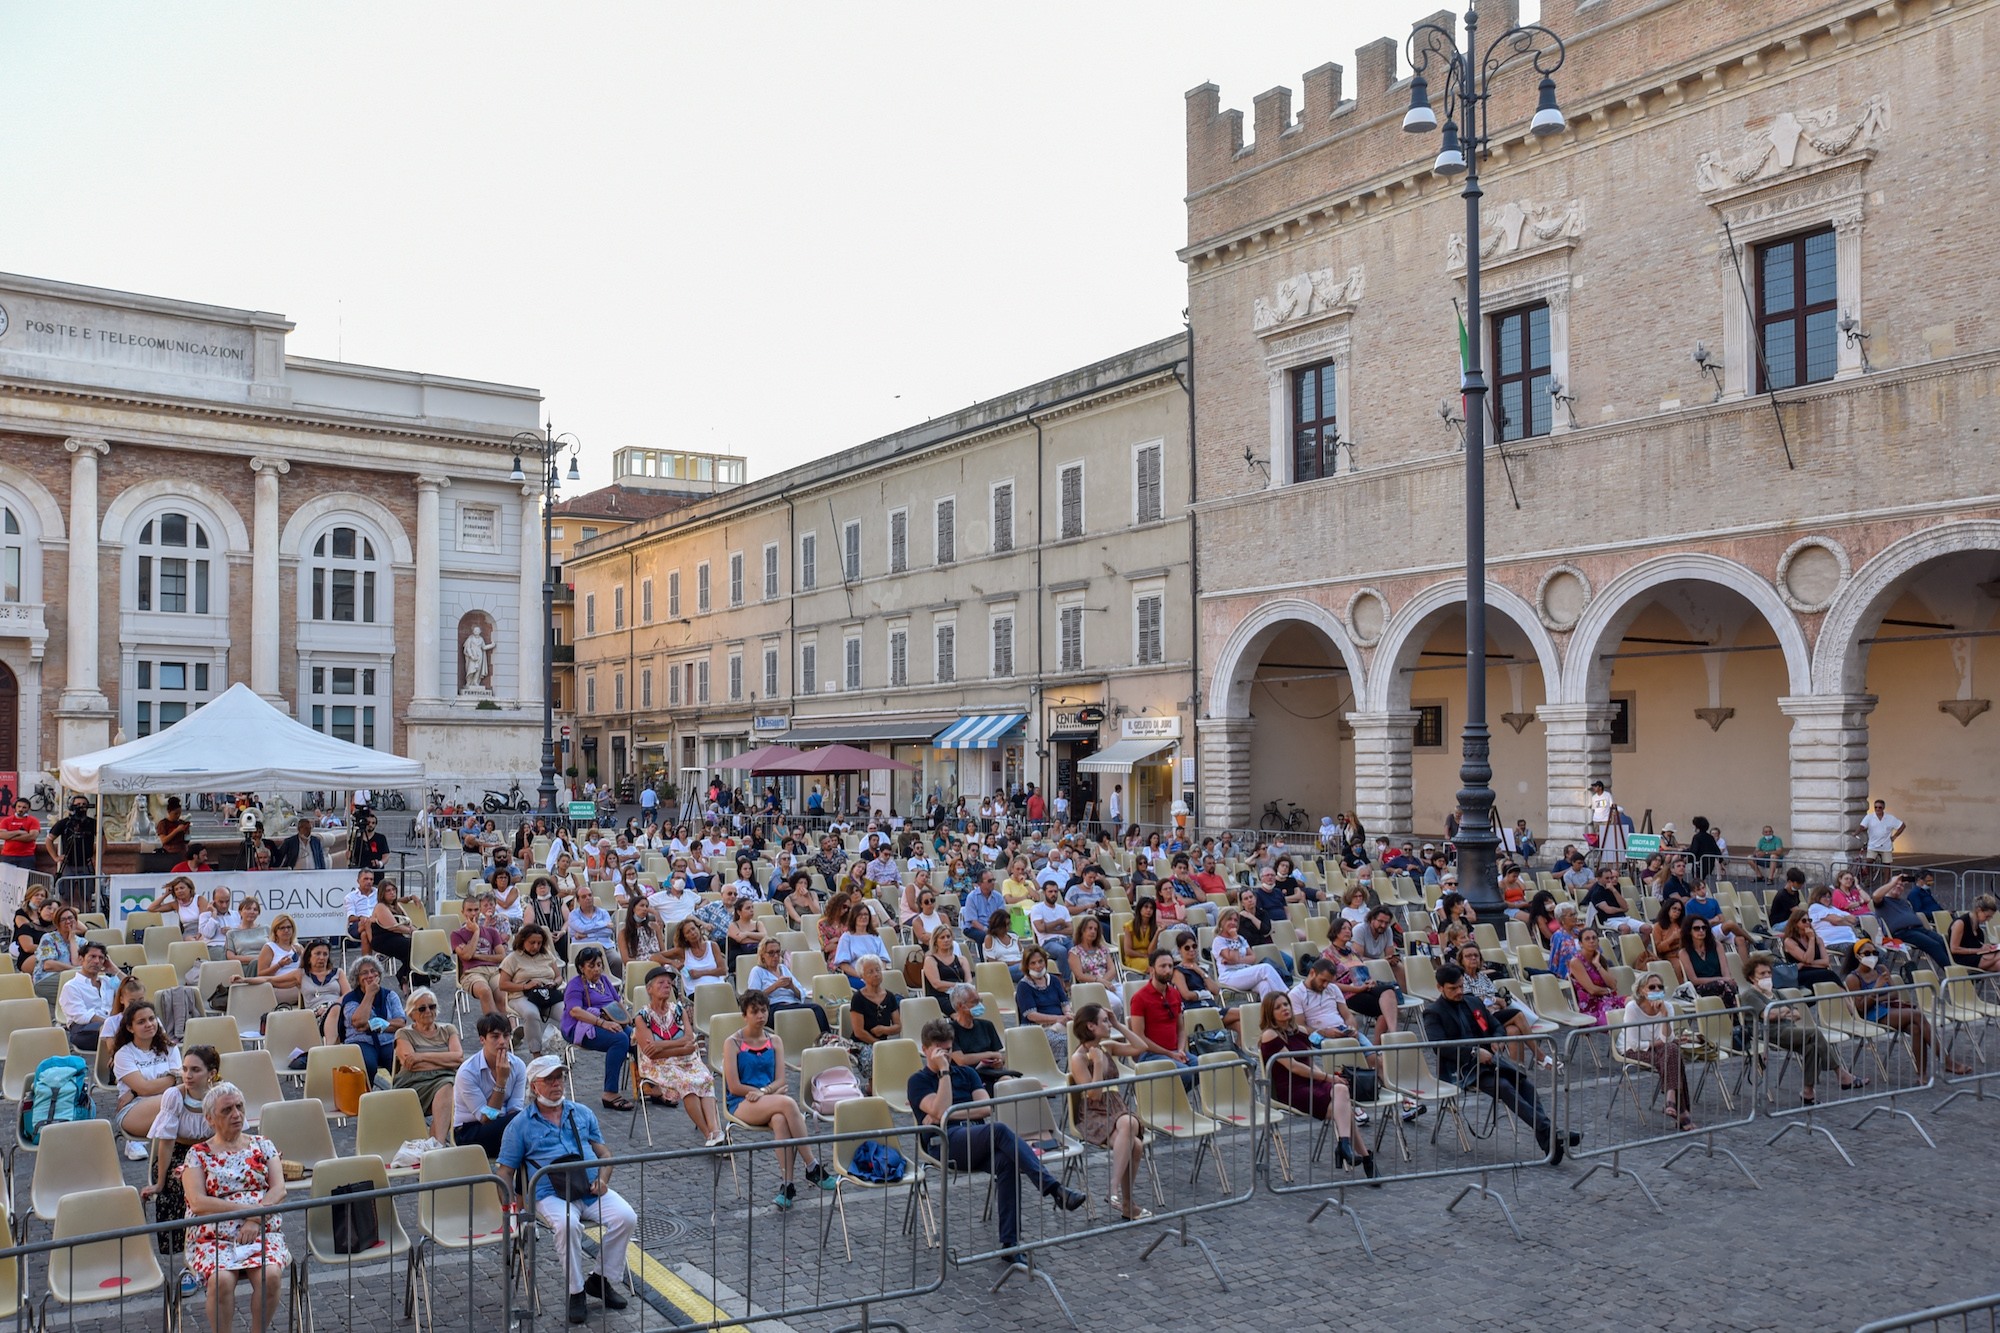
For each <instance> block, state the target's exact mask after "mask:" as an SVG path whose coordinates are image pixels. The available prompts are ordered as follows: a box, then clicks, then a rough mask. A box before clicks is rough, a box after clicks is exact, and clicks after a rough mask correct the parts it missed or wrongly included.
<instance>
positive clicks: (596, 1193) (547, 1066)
mask: <svg viewBox="0 0 2000 1333" xmlns="http://www.w3.org/2000/svg"><path fill="white" fill-rule="evenodd" d="M527 1080H528V1087H529V1088H530V1089H531V1090H532V1091H533V1093H534V1104H533V1105H532V1106H530V1107H529V1108H528V1109H527V1111H525V1112H524V1113H523V1114H521V1115H517V1116H515V1117H514V1119H513V1120H512V1121H511V1122H510V1123H509V1124H508V1126H507V1132H506V1134H505V1135H504V1136H502V1138H501V1140H500V1156H499V1159H498V1161H499V1164H500V1165H501V1166H503V1167H507V1168H509V1169H512V1170H518V1171H520V1172H522V1173H523V1174H524V1175H525V1176H528V1177H531V1178H533V1179H534V1188H535V1216H536V1217H539V1218H541V1219H542V1222H543V1223H544V1224H545V1225H546V1226H547V1227H548V1228H549V1229H550V1230H551V1231H553V1232H554V1233H555V1239H556V1244H557V1245H559V1246H561V1247H563V1273H564V1275H565V1276H566V1277H567V1278H568V1279H569V1322H570V1323H572V1324H582V1323H587V1322H588V1321H589V1319H590V1310H589V1307H588V1305H587V1303H586V1298H587V1297H590V1296H595V1297H597V1298H598V1299H599V1300H601V1301H603V1302H604V1306H605V1308H606V1309H608V1310H622V1309H624V1308H625V1307H626V1305H628V1304H629V1303H630V1302H628V1301H627V1300H626V1299H625V1296H624V1293H622V1292H621V1291H620V1290H619V1288H620V1287H622V1286H624V1285H625V1251H626V1248H627V1246H628V1245H630V1243H631V1240H632V1235H633V1233H634V1232H635V1231H637V1230H638V1227H639V1215H638V1214H637V1213H635V1212H633V1211H632V1205H630V1204H628V1203H626V1202H625V1200H624V1199H623V1198H621V1197H620V1196H619V1194H618V1192H617V1191H616V1190H613V1189H612V1188H611V1168H610V1167H608V1166H594V1167H584V1166H577V1167H572V1168H569V1169H568V1172H569V1174H571V1175H572V1176H573V1175H575V1174H578V1173H581V1174H583V1175H584V1176H586V1177H588V1179H589V1181H590V1184H589V1187H588V1192H587V1193H586V1194H585V1195H584V1197H582V1198H581V1199H578V1200H575V1201H574V1202H571V1201H567V1200H564V1199H563V1198H561V1197H560V1196H559V1195H558V1194H557V1193H556V1187H555V1181H554V1179H553V1177H551V1176H546V1175H545V1176H540V1177H536V1176H535V1172H537V1171H539V1170H541V1169H542V1168H544V1167H546V1166H549V1165H550V1164H552V1163H553V1162H555V1161H556V1160H557V1159H558V1158H561V1157H565V1156H573V1157H583V1158H588V1157H589V1156H590V1155H592V1154H595V1155H596V1156H598V1157H600V1158H602V1157H609V1156H610V1155H611V1150H610V1149H609V1148H607V1147H605V1146H604V1134H603V1131H602V1130H600V1129H599V1128H598V1126H597V1116H596V1115H595V1114H593V1113H592V1111H591V1109H590V1108H589V1107H587V1106H584V1105H582V1104H580V1103H578V1102H573V1101H569V1100H568V1099H566V1098H565V1097H564V1096H563V1068H562V1061H561V1059H559V1058H558V1057H556V1056H553V1055H544V1056H540V1057H538V1058H537V1059H536V1060H535V1062H534V1063H533V1064H531V1065H529V1066H528V1069H527ZM586 1222H595V1223H597V1224H599V1225H600V1226H601V1227H602V1228H603V1235H602V1236H601V1237H599V1239H598V1246H597V1264H598V1268H599V1270H600V1271H598V1272H595V1273H591V1274H589V1275H588V1276H585V1273H584V1267H583V1260H584V1256H583V1224H584V1223H586Z"/></svg>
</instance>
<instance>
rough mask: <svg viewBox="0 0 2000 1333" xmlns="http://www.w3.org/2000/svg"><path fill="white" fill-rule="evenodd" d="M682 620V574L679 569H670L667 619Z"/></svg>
mask: <svg viewBox="0 0 2000 1333" xmlns="http://www.w3.org/2000/svg"><path fill="white" fill-rule="evenodd" d="M680 618H681V572H680V571H679V570H678V569H670V570H668V571H667V619H669V620H679V619H680Z"/></svg>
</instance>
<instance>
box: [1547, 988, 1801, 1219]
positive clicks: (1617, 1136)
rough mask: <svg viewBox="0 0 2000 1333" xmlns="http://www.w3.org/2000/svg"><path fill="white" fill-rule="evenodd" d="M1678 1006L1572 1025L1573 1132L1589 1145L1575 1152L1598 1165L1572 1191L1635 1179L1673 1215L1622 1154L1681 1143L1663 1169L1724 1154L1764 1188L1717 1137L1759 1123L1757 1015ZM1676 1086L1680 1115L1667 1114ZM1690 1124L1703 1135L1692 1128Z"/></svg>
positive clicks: (1568, 1108) (1713, 1006)
mask: <svg viewBox="0 0 2000 1333" xmlns="http://www.w3.org/2000/svg"><path fill="white" fill-rule="evenodd" d="M1670 1009H1671V1013H1670V1014H1664V1015H1662V1016H1661V1017H1659V1018H1657V1019H1646V1018H1643V1017H1642V1018H1641V1019H1640V1020H1639V1021H1637V1022H1634V1023H1627V1022H1626V1021H1625V1019H1624V1016H1623V1015H1622V1014H1621V1015H1619V1017H1618V1018H1617V1019H1615V1020H1614V1021H1612V1022H1611V1023H1610V1024H1608V1025H1607V1026H1604V1027H1590V1028H1572V1029H1571V1030H1570V1031H1569V1033H1568V1034H1567V1036H1566V1038H1565V1039H1564V1041H1563V1046H1562V1050H1563V1054H1562V1061H1563V1096H1562V1098H1561V1103H1562V1106H1563V1111H1564V1116H1565V1119H1564V1127H1565V1128H1566V1129H1568V1130H1570V1131H1572V1132H1575V1133H1577V1134H1580V1135H1581V1136H1582V1139H1583V1142H1582V1143H1581V1144H1580V1145H1579V1146H1578V1147H1576V1148H1574V1149H1572V1150H1571V1155H1572V1156H1574V1157H1576V1158H1578V1159H1580V1160H1587V1161H1588V1162H1589V1163H1590V1166H1589V1169H1588V1170H1586V1171H1585V1172H1584V1173H1583V1174H1582V1175H1581V1176H1579V1177H1578V1178H1577V1179H1576V1180H1574V1181H1572V1182H1571V1183H1570V1188H1571V1189H1578V1188H1580V1187H1581V1186H1582V1185H1583V1182H1584V1181H1586V1180H1588V1179H1590V1178H1591V1177H1592V1176H1594V1175H1596V1174H1597V1173H1598V1172H1600V1171H1602V1172H1605V1173H1606V1174H1608V1175H1611V1176H1614V1177H1617V1176H1622V1177H1625V1178H1626V1179H1628V1180H1630V1181H1631V1182H1632V1183H1633V1184H1635V1185H1637V1186H1638V1187H1639V1192H1640V1193H1641V1194H1643V1195H1645V1196H1646V1201H1647V1202H1648V1203H1650V1204H1652V1205H1653V1207H1654V1209H1655V1210H1656V1211H1664V1210H1663V1209H1661V1207H1660V1201H1659V1199H1658V1197H1657V1196H1655V1195H1654V1193H1653V1191H1652V1189H1651V1187H1650V1186H1648V1185H1647V1183H1646V1180H1645V1177H1643V1176H1641V1175H1640V1174H1639V1173H1638V1171H1636V1170H1634V1169H1633V1168H1632V1167H1630V1166H1628V1165H1626V1164H1625V1163H1624V1161H1623V1157H1624V1154H1626V1153H1628V1152H1631V1151H1632V1150H1634V1149H1636V1148H1651V1147H1661V1146H1666V1145H1668V1144H1672V1145H1676V1146H1675V1150H1674V1152H1673V1153H1672V1154H1671V1155H1670V1156H1668V1157H1667V1159H1666V1160H1665V1161H1664V1162H1662V1163H1661V1164H1660V1165H1661V1169H1662V1170H1664V1169H1665V1168H1667V1167H1669V1166H1672V1165H1673V1164H1674V1163H1675V1162H1677V1161H1679V1160H1680V1159H1681V1158H1683V1157H1685V1156H1687V1155H1688V1154H1689V1153H1691V1152H1701V1153H1703V1154H1704V1156H1705V1158H1706V1159H1707V1160H1713V1159H1714V1158H1715V1157H1716V1156H1717V1155H1718V1154H1720V1155H1721V1156H1723V1157H1726V1158H1728V1159H1729V1161H1730V1162H1732V1163H1734V1164H1735V1166H1736V1169H1737V1170H1738V1171H1741V1172H1742V1173H1743V1176H1744V1178H1745V1179H1747V1180H1748V1181H1749V1182H1750V1184H1751V1185H1752V1186H1753V1187H1758V1188H1761V1186H1759V1185H1758V1181H1757V1177H1756V1176H1755V1175H1753V1174H1751V1171H1750V1168H1749V1167H1747V1166H1745V1165H1744V1164H1743V1159H1742V1158H1740V1157H1738V1156H1737V1155H1736V1154H1735V1153H1734V1152H1732V1151H1731V1150H1730V1149H1729V1148H1727V1147H1724V1146H1722V1145H1719V1144H1717V1143H1716V1142H1715V1134H1716V1132H1717V1131H1718V1130H1724V1129H1732V1128H1735V1127H1738V1126H1741V1125H1747V1124H1749V1123H1750V1122H1751V1121H1753V1120H1755V1119H1756V1118H1757V1084H1756V1079H1757V1069H1756V1061H1755V1059H1754V1058H1753V1057H1752V1056H1751V1054H1750V1047H1751V1044H1752V1042H1753V1040H1754V1038H1753V1036H1752V1033H1753V1031H1754V1030H1755V1028H1756V1022H1755V1019H1754V1016H1753V1014H1752V1013H1751V1011H1749V1010H1747V1009H1740V1008H1739V1009H1731V1008H1728V1007H1726V1006H1725V1005H1724V1004H1723V1002H1722V1000H1721V999H1719V998H1710V997H1702V998H1701V999H1699V1000H1697V1001H1696V1002H1695V1003H1694V1004H1685V1003H1677V1002H1670ZM1607 1071H1608V1072H1607ZM1670 1084H1671V1085H1673V1091H1674V1094H1675V1095H1674V1101H1675V1103H1676V1108H1675V1109H1676V1114H1674V1115H1672V1116H1670V1115H1668V1114H1667V1111H1666V1106H1667V1100H1668V1093H1669V1090H1670V1088H1669V1085H1670ZM1684 1121H1692V1122H1693V1124H1694V1128H1693V1129H1683V1128H1682V1127H1681V1126H1682V1123H1683V1122H1684Z"/></svg>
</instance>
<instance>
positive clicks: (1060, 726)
mask: <svg viewBox="0 0 2000 1333" xmlns="http://www.w3.org/2000/svg"><path fill="white" fill-rule="evenodd" d="M1049 721H1050V730H1052V731H1087V730H1089V729H1090V728H1091V727H1094V726H1096V725H1097V724H1098V723H1100V722H1102V721H1104V710H1103V709H1102V708H1056V709H1052V710H1050V714H1049Z"/></svg>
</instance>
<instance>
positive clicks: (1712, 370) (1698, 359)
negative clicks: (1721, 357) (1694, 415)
mask: <svg viewBox="0 0 2000 1333" xmlns="http://www.w3.org/2000/svg"><path fill="white" fill-rule="evenodd" d="M1694 363H1695V364H1696V365H1697V366H1700V367H1701V368H1702V370H1703V371H1704V372H1705V373H1706V374H1708V375H1709V376H1711V377H1713V379H1714V380H1715V399H1714V401H1716V402H1718V403H1719V402H1721V401H1722V363H1721V362H1720V361H1717V360H1716V359H1715V358H1714V357H1712V356H1710V355H1709V354H1708V349H1707V348H1706V347H1704V346H1702V345H1701V343H1699V342H1697V343H1695V345H1694Z"/></svg>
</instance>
